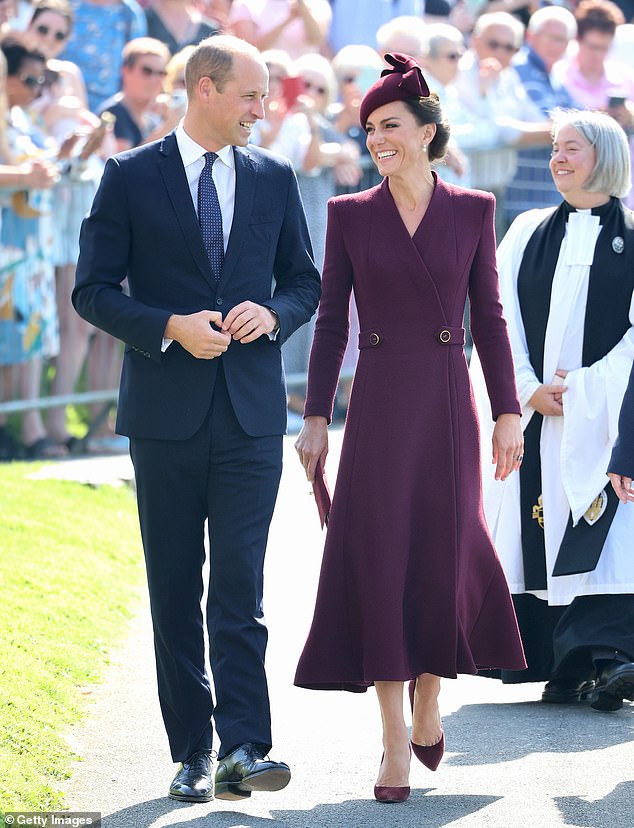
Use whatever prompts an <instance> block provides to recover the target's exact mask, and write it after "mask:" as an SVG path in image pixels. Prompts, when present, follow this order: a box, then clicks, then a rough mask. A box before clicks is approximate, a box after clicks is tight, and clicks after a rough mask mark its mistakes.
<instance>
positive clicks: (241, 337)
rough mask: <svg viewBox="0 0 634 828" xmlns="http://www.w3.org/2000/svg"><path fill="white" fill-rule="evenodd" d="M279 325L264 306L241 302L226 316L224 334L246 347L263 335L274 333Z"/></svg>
mask: <svg viewBox="0 0 634 828" xmlns="http://www.w3.org/2000/svg"><path fill="white" fill-rule="evenodd" d="M277 324H278V322H277V316H276V315H275V314H274V313H273V312H272V311H270V310H269V309H268V308H265V307H264V305H256V303H255V302H240V304H239V305H236V306H235V308H232V309H231V310H230V311H229V313H228V314H227V315H226V316H225V321H224V322H223V323H222V332H223V333H226V334H229V335H230V336H231V337H232V338H233V339H235V340H236V341H237V342H241V343H242V344H243V345H246V344H247V343H249V342H255V340H256V339H259V338H260V337H261V336H262V335H263V334H270V333H272V332H273V331H274V330H275V328H276V327H277Z"/></svg>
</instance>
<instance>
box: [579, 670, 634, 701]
mask: <svg viewBox="0 0 634 828" xmlns="http://www.w3.org/2000/svg"><path fill="white" fill-rule="evenodd" d="M623 699H628V701H634V664H633V663H632V662H625V663H624V662H622V661H613V662H611V663H610V664H608V665H607V667H604V668H603V670H602V671H601V675H600V677H599V680H598V681H597V686H596V687H595V689H594V692H593V694H592V696H591V698H590V707H593V708H594V709H595V710H604V711H610V710H620V709H621V708H622V707H623Z"/></svg>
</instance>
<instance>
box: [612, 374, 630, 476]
mask: <svg viewBox="0 0 634 828" xmlns="http://www.w3.org/2000/svg"><path fill="white" fill-rule="evenodd" d="M608 471H609V472H613V473H614V474H620V475H623V477H632V478H634V365H633V366H632V370H631V372H630V381H629V382H628V384H627V388H626V390H625V396H624V397H623V405H622V406H621V413H620V414H619V437H618V439H617V441H616V443H615V444H614V449H613V451H612V457H611V458H610V465H609V466H608Z"/></svg>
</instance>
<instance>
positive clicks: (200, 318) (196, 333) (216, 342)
mask: <svg viewBox="0 0 634 828" xmlns="http://www.w3.org/2000/svg"><path fill="white" fill-rule="evenodd" d="M213 325H218V326H219V325H222V314H221V313H218V311H209V310H202V311H198V313H190V314H187V315H186V316H181V315H179V314H176V313H175V314H173V315H172V316H170V318H169V319H168V320H167V325H166V326H165V334H164V335H165V338H166V339H174V340H176V342H178V343H179V344H180V345H182V346H183V348H184V349H185V350H186V351H189V353H190V354H191V355H192V356H194V357H196V359H215V358H216V357H219V356H220V355H221V354H224V352H225V351H226V350H227V348H228V347H229V343H230V342H231V337H230V336H229V335H228V334H226V333H224V332H223V331H219V330H217V329H216V328H214V327H212V326H213Z"/></svg>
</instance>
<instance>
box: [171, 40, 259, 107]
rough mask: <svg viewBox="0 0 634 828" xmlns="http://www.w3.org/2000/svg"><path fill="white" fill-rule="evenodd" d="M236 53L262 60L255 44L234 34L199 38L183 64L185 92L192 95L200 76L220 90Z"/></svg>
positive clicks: (226, 79) (229, 72)
mask: <svg viewBox="0 0 634 828" xmlns="http://www.w3.org/2000/svg"><path fill="white" fill-rule="evenodd" d="M236 55H248V56H249V57H252V58H255V59H256V60H262V56H261V54H260V52H259V51H258V50H257V49H256V48H255V46H253V45H252V44H251V43H247V41H246V40H242V39H241V38H239V37H234V35H211V37H207V38H205V40H201V42H200V43H199V44H198V46H196V48H195V49H194V51H193V53H192V54H191V55H190V57H189V60H188V61H187V63H186V64H185V85H186V87H187V94H188V95H189V96H191V95H192V93H193V91H194V89H195V88H196V87H197V85H198V81H199V80H200V79H201V78H211V80H212V81H213V82H214V85H215V87H216V89H217V90H218V91H219V92H222V91H223V89H224V87H225V84H226V83H227V81H229V80H230V79H231V77H232V75H233V59H234V57H235V56H236Z"/></svg>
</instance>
